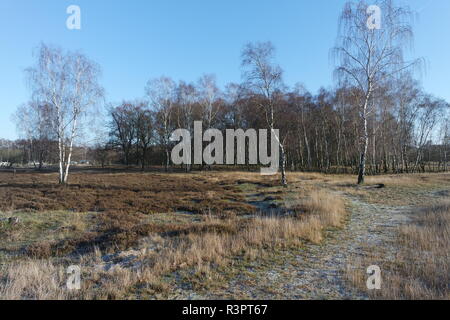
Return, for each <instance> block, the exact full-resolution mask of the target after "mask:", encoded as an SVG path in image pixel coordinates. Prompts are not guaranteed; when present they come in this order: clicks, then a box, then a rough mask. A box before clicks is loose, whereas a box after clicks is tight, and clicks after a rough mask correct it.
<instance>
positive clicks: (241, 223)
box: [0, 190, 346, 299]
mask: <svg viewBox="0 0 450 320" xmlns="http://www.w3.org/2000/svg"><path fill="white" fill-rule="evenodd" d="M297 210H298V211H297V214H296V215H294V216H288V217H279V216H269V217H265V216H255V217H253V218H240V217H232V218H227V219H218V218H214V217H206V218H205V221H204V222H203V224H202V226H201V228H195V229H193V230H192V231H191V232H189V233H187V234H180V235H178V236H176V237H163V236H161V235H158V234H154V235H152V236H150V237H147V238H146V239H143V240H142V243H143V245H142V247H143V250H141V251H140V253H139V254H138V255H137V256H136V257H134V261H133V262H134V263H133V265H134V266H136V267H134V268H126V267H121V266H120V265H118V266H117V267H116V268H114V269H113V271H109V272H107V271H104V270H103V269H101V268H100V269H99V268H96V267H95V264H98V262H99V260H101V259H99V257H100V256H101V253H100V252H99V251H98V250H95V251H94V252H93V253H92V254H91V255H92V257H84V258H83V259H82V260H81V261H80V263H82V264H83V265H82V266H81V268H82V271H83V279H84V280H83V281H82V289H81V290H80V291H76V292H73V291H68V290H66V289H65V283H64V281H63V280H64V277H62V276H61V272H62V271H63V269H62V267H61V266H57V265H54V264H53V263H51V262H50V261H42V260H27V261H25V262H18V263H15V264H10V265H7V266H5V267H4V270H2V274H3V277H2V279H1V281H0V298H3V299H72V298H78V299H107V298H112V299H120V298H124V297H128V296H129V295H130V294H133V292H136V291H139V290H147V291H148V290H150V291H151V292H158V291H164V290H166V289H167V285H166V284H165V283H164V282H163V281H162V280H161V279H162V277H163V276H164V275H167V274H169V273H171V272H173V271H176V270H180V269H186V268H194V269H195V270H197V271H198V272H199V273H200V274H207V273H209V272H211V269H212V268H213V267H214V266H227V265H229V264H230V263H231V262H232V260H233V257H236V256H238V255H245V256H247V257H253V258H255V259H256V258H257V257H258V256H259V253H258V252H261V250H263V251H270V250H273V249H276V248H287V247H291V246H299V245H301V244H302V243H305V242H313V243H319V242H320V241H321V240H322V239H323V231H324V229H326V228H330V227H339V226H342V223H343V220H344V216H345V212H346V211H345V206H344V202H343V201H342V199H340V198H339V197H337V196H335V195H332V194H329V193H326V192H324V191H320V190H316V191H312V192H311V193H310V195H309V197H308V198H307V199H305V200H302V201H301V203H300V205H299V207H298V208H297ZM146 247H148V248H150V249H149V250H146Z"/></svg>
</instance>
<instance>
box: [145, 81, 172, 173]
mask: <svg viewBox="0 0 450 320" xmlns="http://www.w3.org/2000/svg"><path fill="white" fill-rule="evenodd" d="M146 93H147V96H148V97H149V99H150V103H151V106H152V108H153V110H154V112H155V117H156V121H155V126H156V130H157V132H158V136H159V138H160V139H159V140H160V143H161V144H162V146H163V148H164V153H165V157H166V163H165V169H166V171H168V170H169V165H170V150H169V148H170V135H171V133H172V130H173V120H172V114H173V104H174V101H175V97H176V84H175V82H174V81H173V80H172V79H170V78H167V77H160V78H158V79H154V80H150V81H149V82H148V83H147V86H146Z"/></svg>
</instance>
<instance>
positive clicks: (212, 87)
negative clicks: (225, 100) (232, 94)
mask: <svg viewBox="0 0 450 320" xmlns="http://www.w3.org/2000/svg"><path fill="white" fill-rule="evenodd" d="M198 93H199V103H200V106H201V108H202V118H203V122H204V124H205V126H206V130H207V129H210V128H211V126H212V124H213V122H214V120H215V119H216V116H217V114H218V112H219V110H220V109H219V107H218V104H217V103H216V102H217V99H218V98H219V95H220V90H219V88H218V87H217V85H216V77H215V76H214V75H212V74H205V75H203V76H202V77H201V78H200V79H199V80H198Z"/></svg>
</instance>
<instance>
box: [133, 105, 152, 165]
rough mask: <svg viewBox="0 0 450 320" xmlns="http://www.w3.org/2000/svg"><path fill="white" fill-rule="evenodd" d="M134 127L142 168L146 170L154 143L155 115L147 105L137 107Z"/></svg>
mask: <svg viewBox="0 0 450 320" xmlns="http://www.w3.org/2000/svg"><path fill="white" fill-rule="evenodd" d="M135 110H136V111H135V119H134V127H135V128H136V137H137V146H138V148H139V149H140V158H141V168H142V171H143V170H144V169H145V164H146V162H147V157H148V152H149V150H150V146H151V144H152V142H153V114H152V112H151V111H150V110H149V109H148V108H147V104H146V103H143V102H141V103H138V104H137V105H136V107H135Z"/></svg>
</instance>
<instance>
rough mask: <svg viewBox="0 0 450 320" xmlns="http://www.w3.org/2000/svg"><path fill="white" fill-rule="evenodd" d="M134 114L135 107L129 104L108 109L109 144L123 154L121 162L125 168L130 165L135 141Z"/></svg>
mask: <svg viewBox="0 0 450 320" xmlns="http://www.w3.org/2000/svg"><path fill="white" fill-rule="evenodd" d="M135 112H136V110H135V107H134V105H133V104H132V103H131V102H123V103H122V104H121V105H120V106H118V107H115V108H111V109H110V114H111V122H110V124H109V129H110V137H111V144H112V145H113V146H115V147H119V148H120V150H121V151H122V153H123V162H124V163H125V165H127V166H128V165H130V161H131V152H132V149H133V145H134V143H135V141H136V139H137V132H136V126H135V118H136V115H135Z"/></svg>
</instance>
